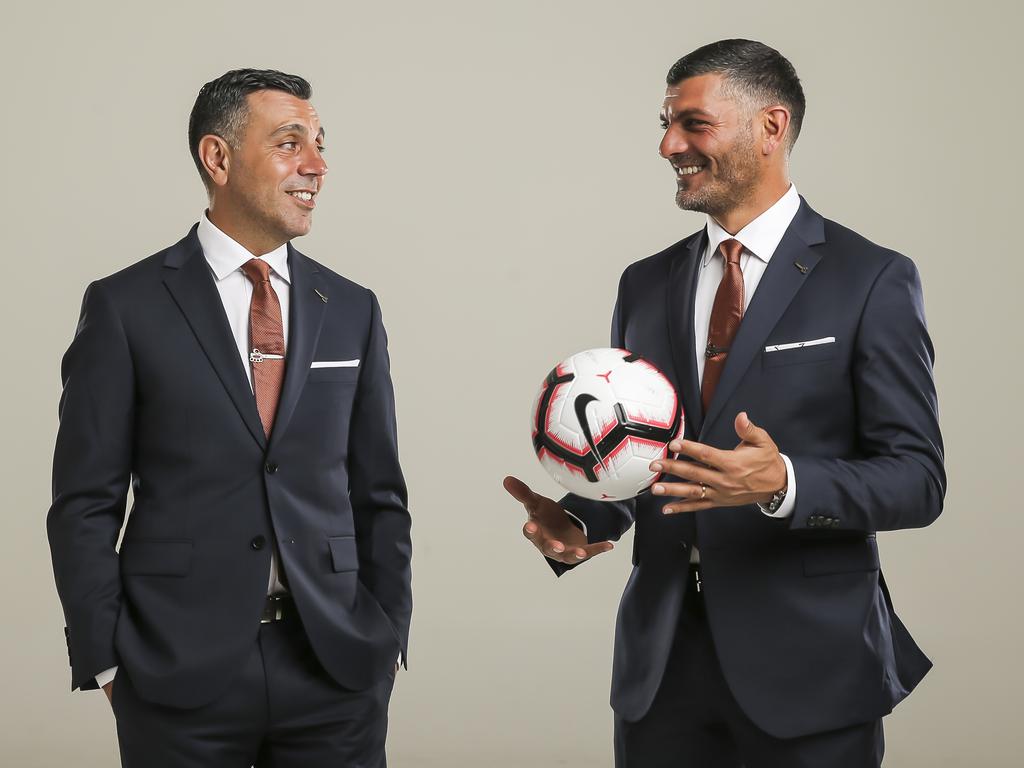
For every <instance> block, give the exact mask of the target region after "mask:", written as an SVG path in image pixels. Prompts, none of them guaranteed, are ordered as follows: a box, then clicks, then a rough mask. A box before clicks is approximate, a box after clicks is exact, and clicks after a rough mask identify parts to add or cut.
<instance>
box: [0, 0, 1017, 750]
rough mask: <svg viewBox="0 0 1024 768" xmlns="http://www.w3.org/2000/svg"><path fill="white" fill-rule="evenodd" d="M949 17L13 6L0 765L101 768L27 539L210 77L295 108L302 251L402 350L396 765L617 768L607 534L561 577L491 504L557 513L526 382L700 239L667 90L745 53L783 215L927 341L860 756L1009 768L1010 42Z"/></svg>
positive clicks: (104, 731) (1013, 382)
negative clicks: (866, 247)
mask: <svg viewBox="0 0 1024 768" xmlns="http://www.w3.org/2000/svg"><path fill="white" fill-rule="evenodd" d="M938 8H939V6H938V5H937V4H934V3H905V2H885V3H879V2H861V3H856V4H851V3H831V2H814V3H796V2H789V3H787V2H779V3H775V4H767V5H766V4H763V3H755V2H751V1H750V0H737V1H736V2H732V3H728V4H724V3H723V4H718V3H715V4H711V3H708V4H697V3H683V2H634V3H632V4H629V5H628V6H627V4H624V3H612V2H597V1H596V0H590V2H559V3H555V2H525V1H523V0H521V1H520V2H517V3H515V4H512V3H508V4H490V3H483V2H454V1H453V0H438V1H437V2H433V3H414V2H411V1H410V2H401V3H399V2H391V3H387V2H380V3H376V4H369V3H347V2H346V3H337V4H330V5H329V4H324V5H321V6H314V5H308V4H297V3H290V4H281V3H269V2H262V1H261V2H255V1H253V2H245V3H242V2H232V3H217V2H203V3H200V2H194V0H187V1H186V2H179V3H176V4H160V5H157V4H148V3H117V2H112V1H111V0H98V1H97V2H94V3H89V4H80V3H68V2H63V3H61V2H58V3H49V4H32V5H30V4H22V5H20V6H18V7H16V8H8V9H6V10H5V11H4V24H3V26H4V29H3V31H2V32H0V36H2V46H0V60H2V64H3V70H4V72H5V73H6V77H5V78H4V81H5V82H4V88H3V103H4V119H3V120H2V121H0V125H2V127H0V131H2V136H3V147H4V151H3V163H4V167H6V169H7V170H6V172H5V174H4V184H3V185H2V186H3V191H2V192H0V194H2V196H3V205H2V209H0V210H2V211H3V217H4V227H3V232H4V236H3V239H2V243H3V261H2V264H3V269H2V273H0V274H2V279H3V288H2V297H3V300H2V301H0V312H2V322H3V324H4V328H5V334H4V336H5V339H4V349H3V352H2V354H3V371H4V375H3V376H2V382H3V383H2V388H3V390H2V398H3V403H4V404H5V411H6V413H5V417H4V426H3V434H4V436H5V439H4V440H3V441H2V448H0V450H2V452H3V453H2V467H3V485H4V489H5V494H4V497H5V503H4V516H3V531H4V538H3V544H2V546H0V583H2V584H3V585H4V591H3V598H2V600H0V606H2V609H0V610H2V616H3V619H2V621H3V631H2V632H0V665H2V667H0V674H2V679H3V680H4V683H5V691H6V695H4V696H3V697H2V698H0V744H2V747H0V763H2V764H3V765H7V766H12V767H14V766H16V767H17V768H34V767H35V766H63V765H76V766H82V767H83V768H91V767H92V766H110V765H116V764H117V758H116V754H117V748H116V742H115V734H114V723H113V718H112V716H111V713H110V709H109V707H108V705H107V703H106V701H105V700H104V698H103V696H102V695H101V694H99V693H95V692H93V693H84V694H82V693H76V694H74V695H72V694H71V693H69V690H68V688H69V674H68V666H67V659H66V651H65V645H64V637H63V632H62V626H63V619H62V615H61V609H60V604H59V602H58V600H57V597H56V593H55V590H54V587H53V578H52V572H51V567H50V560H49V552H48V549H47V544H46V535H45V526H44V518H45V514H46V510H47V508H48V506H49V502H50V487H49V473H50V460H51V457H52V451H53V441H54V436H55V433H56V428H57V420H56V410H57V401H58V397H59V395H60V381H59V361H60V357H61V355H62V354H63V352H64V350H65V349H66V347H67V345H68V343H69V342H70V340H71V337H72V334H73V332H74V327H75V323H76V321H77V318H78V312H79V307H80V302H81V298H82V293H83V291H84V289H85V286H86V285H87V284H88V282H90V281H91V280H93V279H95V278H98V277H101V276H104V275H107V274H110V273H112V272H114V271H116V270H118V269H120V268H122V267H124V266H126V265H128V264H130V263H132V262H135V261H137V260H139V259H141V258H143V257H145V256H147V255H149V254H151V253H154V252H156V251H157V250H160V249H161V248H163V247H165V246H167V245H169V244H171V243H173V242H176V241H177V240H178V239H179V238H180V237H181V236H182V235H184V234H185V232H186V231H187V230H188V228H189V227H190V226H191V225H192V223H193V222H195V221H196V220H197V219H198V217H199V215H200V214H201V212H202V210H203V208H204V205H205V196H204V193H203V189H202V185H201V183H200V180H199V178H198V176H197V174H196V171H195V168H194V166H193V165H192V161H191V158H190V157H189V153H188V147H187V142H186V138H185V131H186V124H187V119H188V113H189V110H190V109H191V106H192V103H193V101H194V99H195V95H196V93H197V91H198V89H199V87H200V86H201V85H202V84H203V83H205V82H206V81H208V80H210V79H212V78H214V77H216V76H218V75H220V74H222V73H223V72H224V71H226V70H228V69H232V68H237V67H250V66H251V67H270V68H277V69H282V70H285V71H289V72H295V73H297V74H301V75H303V76H305V77H306V78H308V79H309V80H310V81H311V82H312V84H313V89H314V92H313V102H314V104H315V105H316V106H317V108H318V109H319V112H320V115H321V118H322V120H323V124H324V126H325V127H326V130H327V142H326V144H327V146H328V154H327V159H328V162H329V165H330V173H329V175H328V178H327V184H326V187H325V194H323V196H322V197H321V198H320V199H319V205H318V207H317V213H316V216H315V223H314V227H313V232H312V233H311V235H310V236H308V237H306V238H303V239H301V240H299V241H296V246H297V247H298V248H299V249H300V250H302V251H303V252H305V253H307V254H308V255H310V256H311V257H313V258H315V259H317V260H319V261H321V262H323V263H325V264H326V265H327V266H329V267H331V268H332V269H334V270H336V271H338V272H340V273H341V274H343V275H346V276H347V277H349V278H351V279H353V280H356V281H357V282H360V283H362V284H364V285H367V286H369V287H371V288H373V289H374V291H375V292H376V293H377V295H378V296H379V298H380V302H381V305H382V308H383V312H384V321H385V325H386V326H387V329H388V332H389V335H390V340H391V343H390V350H391V356H392V372H393V376H394V380H395V386H396V391H397V397H398V412H399V433H400V444H401V452H402V461H403V465H404V468H405V472H406V477H407V480H408V484H409V490H410V506H411V510H412V514H413V521H414V526H413V539H414V559H413V572H414V591H415V600H416V608H415V612H414V616H413V630H412V639H411V649H410V662H409V671H408V672H405V671H403V672H401V673H400V674H399V677H398V683H397V686H396V689H395V693H394V696H393V699H392V707H391V736H390V749H389V757H390V764H391V765H393V766H395V767H396V768H406V767H409V766H415V767H416V768H433V767H434V766H437V767H440V766H445V767H447V766H469V765H475V764H478V763H480V762H485V763H486V764H487V765H491V766H495V768H521V767H522V766H526V765H535V766H566V767H568V768H576V767H580V768H582V766H588V768H595V767H600V766H611V726H612V717H611V711H610V710H609V708H608V704H607V701H608V687H609V679H610V666H611V649H612V628H613V622H614V617H615V610H616V605H617V601H618V597H619V595H620V593H621V590H622V587H623V585H624V583H625V579H626V576H627V574H628V569H629V550H630V547H629V537H627V538H626V539H624V540H623V541H622V543H621V544H620V545H619V546H618V547H617V548H616V550H615V551H614V552H612V553H611V554H609V555H606V556H603V557H601V558H599V559H598V560H596V561H594V562H592V563H589V564H587V565H586V566H585V567H583V568H581V569H578V570H577V571H575V572H573V573H571V574H569V575H568V576H566V577H565V578H562V579H560V580H557V581H556V580H555V578H554V577H553V575H552V574H551V572H550V570H549V569H548V568H547V566H546V565H545V564H544V563H543V562H542V561H541V559H540V557H539V556H538V555H537V554H536V553H535V552H534V550H533V549H532V547H531V546H529V545H528V543H527V542H526V541H525V540H524V539H523V538H522V536H521V533H520V528H521V526H522V523H523V521H524V518H523V513H522V511H521V508H520V507H519V505H518V504H516V503H515V502H514V501H512V500H511V499H510V498H508V497H507V496H506V495H505V494H504V491H503V490H502V489H501V487H500V481H501V478H502V477H503V475H504V474H506V473H509V472H512V473H516V474H518V475H519V476H520V477H522V478H523V479H525V480H526V481H527V482H529V483H530V484H531V485H533V486H534V487H535V488H536V489H537V490H538V491H541V492H544V493H546V494H548V495H554V496H557V495H558V494H559V489H558V488H557V487H555V486H554V484H553V482H552V481H550V480H549V479H548V478H547V476H546V475H545V474H544V473H543V471H542V470H541V468H540V466H539V465H538V464H537V462H536V460H535V459H534V457H533V455H532V449H531V447H530V440H529V428H528V413H529V408H530V405H531V401H532V398H533V395H534V392H535V388H536V387H537V386H538V385H539V383H540V381H541V379H542V377H543V376H544V374H545V373H546V372H547V371H548V370H549V369H550V368H551V367H552V366H553V365H554V363H555V362H557V361H558V360H560V359H562V358H563V357H565V356H567V355H568V354H569V353H571V352H574V351H577V350H580V349H585V348H588V347H595V346H605V345H606V344H607V341H608V327H609V320H610V314H611V308H612V304H613V301H614V296H615V290H616V285H617V281H618V277H619V274H620V272H621V270H622V269H623V268H624V267H625V266H626V265H627V264H629V263H630V262H632V261H635V260H637V259H640V258H643V257H645V256H647V255H650V254H652V253H654V252H657V251H659V250H661V249H663V248H664V247H665V246H667V245H668V244H670V243H673V242H675V241H677V240H679V239H682V238H683V237H685V236H686V235H688V234H689V233H691V232H693V231H695V230H696V229H698V228H700V227H701V226H702V225H703V217H701V216H699V215H696V214H692V213H683V212H680V211H678V210H677V209H676V207H675V205H674V202H673V193H674V187H675V184H674V180H673V174H672V172H671V170H670V168H669V167H668V165H667V163H665V162H664V161H663V160H661V159H660V158H659V157H657V155H656V150H657V144H658V141H659V139H660V135H661V132H660V130H659V128H658V119H657V117H658V109H659V107H660V104H661V99H662V94H663V91H664V76H665V72H666V71H667V69H668V67H669V66H670V65H671V64H672V63H673V62H674V61H675V60H676V59H677V58H678V57H679V56H681V55H683V54H685V53H687V52H689V51H691V50H692V49H694V48H696V47H698V46H700V45H703V44H704V43H707V42H710V41H712V40H716V39H720V38H724V37H750V38H754V39H758V40H762V41H764V42H766V43H768V44H770V45H772V46H774V47H776V48H778V49H779V50H780V51H781V52H782V53H783V54H784V55H785V56H787V57H788V58H789V59H790V60H791V61H792V62H793V64H794V65H795V67H796V69H797V72H798V73H799V75H800V77H801V79H802V81H803V84H804V89H805V92H806V95H807V102H808V106H807V116H806V119H805V122H804V126H803V131H802V134H801V136H800V139H799V141H798V142H797V145H796V148H795V151H794V155H793V159H792V173H793V178H794V180H795V182H796V184H797V188H798V190H799V191H800V192H801V194H803V195H804V196H805V197H806V198H807V200H808V201H809V202H810V204H811V205H812V206H813V207H814V208H815V209H816V210H817V211H818V212H820V213H821V214H823V215H824V216H826V217H828V218H832V219H835V220H837V221H839V222H840V223H842V224H845V225H846V226H849V227H851V228H853V229H855V230H857V231H858V232H860V233H861V234H863V235H865V236H866V237H868V238H869V239H871V240H874V241H875V242H878V243H881V244H884V245H886V246H889V247H892V248H894V249H896V250H899V251H901V252H903V253H905V254H907V255H909V256H911V257H912V258H913V259H914V260H915V261H916V263H917V265H918V267H919V269H920V271H921V274H922V278H923V282H924V288H925V300H926V309H927V313H928V319H929V324H930V329H931V334H932V337H933V340H934V342H935V346H936V349H937V363H936V369H935V371H936V378H937V384H938V392H939V402H940V413H941V423H942V427H943V432H944V436H945V440H946V450H947V470H948V474H949V493H948V495H947V497H946V510H945V512H944V514H943V515H942V517H940V519H939V520H938V522H937V523H936V524H934V525H933V526H931V527H930V528H927V529H924V530H918V531H904V532H896V533H886V534H882V535H880V537H879V545H880V548H881V551H882V562H883V568H884V570H885V573H886V578H887V581H888V582H889V584H890V586H891V588H892V592H893V599H894V602H895V606H896V609H897V611H898V613H899V614H900V616H901V618H902V619H903V621H904V622H905V623H906V624H907V626H908V627H909V628H910V630H911V631H912V633H913V634H914V636H915V638H916V639H917V641H918V642H919V644H920V645H921V646H922V648H923V649H924V650H925V652H926V653H927V654H928V655H929V656H930V657H931V658H932V660H933V661H934V662H935V668H934V670H933V671H932V672H931V673H930V674H929V675H928V676H927V677H926V679H925V681H924V682H923V683H922V684H921V686H920V687H919V688H918V690H917V691H916V692H915V693H914V695H912V696H911V697H910V699H908V700H907V701H906V702H904V703H903V704H902V705H901V706H900V707H899V708H898V709H897V711H896V712H895V714H894V715H893V716H892V717H890V718H888V719H887V720H886V729H887V730H886V741H887V746H888V751H887V754H888V759H887V761H886V764H887V765H892V766H900V767H906V768H917V767H918V766H920V767H924V766H927V767H928V768H941V767H945V766H949V767H953V766H968V765H970V766H972V767H979V768H980V767H983V766H993V767H996V766H999V767H1002V766H1009V765H1012V764H1016V762H1017V761H1018V760H1019V759H1020V758H1019V741H1020V735H1019V714H1018V712H1017V707H1016V703H1017V702H1018V701H1019V698H1020V685H1021V682H1022V675H1021V668H1020V667H1021V665H1020V662H1019V658H1018V656H1019V651H1020V648H1021V645H1022V641H1024V620H1022V617H1021V611H1020V607H1019V606H1020V600H1019V597H1018V594H1019V586H1018V583H1019V581H1020V578H1019V574H1020V570H1021V563H1022V558H1021V557H1020V542H1021V540H1022V539H1024V515H1022V513H1021V511H1020V509H1019V504H1018V503H1017V496H1018V494H1017V493H1016V483H1015V482H1014V481H1015V479H1016V476H1018V475H1019V471H1020V470H1019V468H1018V467H1019V463H1020V458H1021V449H1020V442H1021V438H1020V434H1021V431H1022V426H1024V425H1022V420H1021V418H1020V411H1019V408H1018V407H1017V405H1016V403H1017V393H1018V391H1019V384H1018V382H1019V380H1020V378H1021V373H1022V372H1024V370H1022V366H1021V362H1020V351H1021V343H1020V340H1019V336H1018V324H1017V323H1016V322H1015V320H1016V315H1017V312H1016V311H1015V310H1016V309H1017V307H1018V305H1019V301H1018V300H1017V299H1018V295H1019V293H1020V286H1021V282H1022V279H1024V270H1022V268H1021V259H1020V256H1019V251H1020V248H1021V246H1020V244H1019V243H1018V242H1017V239H1016V237H1015V230H1016V229H1017V226H1016V224H1017V223H1018V220H1019V208H1020V203H1021V195H1020V193H1019V184H1020V181H1019V179H1020V176H1021V170H1022V168H1021V165H1022V164H1021V162H1020V157H1019V151H1018V145H1019V140H1018V138H1017V132H1018V131H1019V130H1020V126H1021V124H1022V121H1021V118H1022V116H1024V115H1022V110H1021V108H1020V99H1019V94H1018V89H1019V82H1018V80H1019V76H1020V64H1019V60H1018V58H1017V56H1016V54H1015V53H1014V51H1015V50H1016V48H1017V45H1016V44H1017V42H1018V41H1017V40H1016V39H1015V35H1016V33H1017V30H1019V29H1020V22H1021V18H1020V12H1019V10H1017V7H1016V6H1011V4H1010V3H1008V2H1007V3H998V2H985V1H984V0H980V1H977V2H972V3H969V4H964V5H961V6H955V7H947V8H944V9H943V10H942V11H939V10H938ZM899 332H900V329H899V328H893V333H899ZM496 404H497V405H496ZM630 536H631V534H630ZM751 642H757V638H751ZM836 663H839V664H841V663H842V660H841V659H837V660H836Z"/></svg>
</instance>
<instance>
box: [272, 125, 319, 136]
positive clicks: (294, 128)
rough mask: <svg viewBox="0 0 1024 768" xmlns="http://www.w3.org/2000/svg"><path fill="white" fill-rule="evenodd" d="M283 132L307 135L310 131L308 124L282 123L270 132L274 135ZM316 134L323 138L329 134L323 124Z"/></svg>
mask: <svg viewBox="0 0 1024 768" xmlns="http://www.w3.org/2000/svg"><path fill="white" fill-rule="evenodd" d="M281 133H301V134H302V135H303V136H305V135H306V134H307V133H309V131H307V130H306V126H304V125H302V123H289V124H288V125H282V126H281V127H280V128H278V129H277V130H276V131H274V132H273V133H272V134H270V136H271V137H274V136H277V135H278V134H281ZM316 135H317V138H319V139H322V138H324V137H325V136H326V135H327V132H326V131H325V130H324V128H323V126H320V130H319V131H317V134H316Z"/></svg>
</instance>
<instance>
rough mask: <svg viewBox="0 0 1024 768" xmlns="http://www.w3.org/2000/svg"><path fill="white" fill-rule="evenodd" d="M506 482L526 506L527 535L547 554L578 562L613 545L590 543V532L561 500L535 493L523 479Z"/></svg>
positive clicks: (565, 560) (555, 558) (525, 528)
mask: <svg viewBox="0 0 1024 768" xmlns="http://www.w3.org/2000/svg"><path fill="white" fill-rule="evenodd" d="M502 485H503V486H505V490H506V491H508V492H509V494H511V496H512V497H513V498H514V499H515V500H516V501H518V502H520V503H521V504H522V505H523V507H524V508H525V509H526V517H527V520H526V525H524V526H523V535H524V536H525V537H526V538H528V539H529V540H530V541H532V542H533V546H535V547H536V548H537V549H539V550H540V551H541V553H542V554H543V555H545V556H546V557H550V558H551V559H552V560H557V561H558V562H560V563H568V564H575V563H582V562H583V561H584V560H588V559H589V558H591V557H593V556H594V555H599V554H601V553H602V552H607V551H609V550H610V549H612V547H613V545H612V543H611V542H610V541H601V542H598V543H596V544H588V543H587V537H586V535H584V533H583V531H581V530H580V529H579V528H577V527H576V526H575V525H574V524H573V523H572V521H571V520H570V518H569V515H568V513H567V512H566V511H565V510H564V509H562V507H561V506H559V504H558V502H557V501H555V500H554V499H549V498H548V497H547V496H541V495H540V494H539V493H534V492H533V491H531V490H530V487H529V486H528V485H527V484H526V483H524V482H523V481H522V480H519V479H517V478H515V477H506V478H505V480H504V481H503V482H502Z"/></svg>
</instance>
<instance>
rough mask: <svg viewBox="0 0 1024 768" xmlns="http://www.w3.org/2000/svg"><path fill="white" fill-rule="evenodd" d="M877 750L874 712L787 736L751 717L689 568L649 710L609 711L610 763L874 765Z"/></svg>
mask: <svg viewBox="0 0 1024 768" xmlns="http://www.w3.org/2000/svg"><path fill="white" fill-rule="evenodd" d="M750 642H751V643H756V642H757V638H756V637H753V636H752V637H750ZM837 663H841V661H837ZM883 750H884V741H883V738H882V721H881V720H878V721H875V722H871V723H864V724H860V725H854V726H851V727H848V728H841V729H839V730H836V731H829V732H827V733H817V734H812V735H810V736H802V737H799V738H795V739H777V738H775V737H773V736H771V735H769V734H767V733H765V732H764V731H762V730H761V729H759V728H758V727H757V726H756V725H754V723H752V722H751V721H750V719H749V718H748V717H747V716H746V715H744V714H743V711H742V710H741V709H740V707H739V705H738V704H737V703H736V700H735V699H734V698H733V696H732V694H731V693H730V692H729V687H728V685H727V683H726V681H725V677H724V676H723V674H722V668H721V666H720V665H719V662H718V656H717V654H716V653H715V646H714V643H713V641H712V638H711V632H710V630H709V629H708V623H707V617H706V614H705V611H704V600H703V597H702V595H701V594H700V593H699V592H698V591H697V588H696V580H695V579H694V576H693V573H692V572H691V574H690V582H689V584H688V587H687V593H686V600H685V602H684V606H683V611H682V616H681V617H680V621H679V626H678V629H677V631H676V637H675V640H674V642H673V646H672V651H671V655H670V656H669V660H668V666H667V667H666V669H665V676H664V678H662V681H661V685H660V687H659V688H658V693H657V694H656V695H655V697H654V702H653V704H652V705H651V708H650V710H649V711H648V712H647V714H646V715H645V716H644V717H643V718H642V719H641V720H638V721H636V722H629V721H625V720H622V719H621V718H619V717H616V719H615V766H616V768H877V766H880V765H881V764H882V753H883Z"/></svg>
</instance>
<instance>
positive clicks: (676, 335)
mask: <svg viewBox="0 0 1024 768" xmlns="http://www.w3.org/2000/svg"><path fill="white" fill-rule="evenodd" d="M706 244H707V228H705V229H704V230H703V231H701V232H697V233H695V234H693V235H692V236H691V237H690V242H689V243H687V244H686V246H684V248H683V249H681V251H680V252H679V253H677V254H675V255H674V256H673V258H672V261H671V264H670V266H669V279H668V285H667V286H666V291H667V294H666V297H665V304H666V315H667V319H668V338H669V345H670V346H671V348H672V360H673V363H674V364H675V368H676V381H678V382H679V383H680V387H681V388H682V390H683V391H682V392H681V393H680V395H681V397H682V399H683V408H684V409H685V414H684V416H685V419H686V427H687V431H688V432H692V434H693V435H697V434H698V433H699V432H700V428H701V421H702V420H703V417H704V409H703V406H702V405H701V401H700V385H699V384H698V383H697V360H696V357H695V350H694V344H693V312H694V309H693V302H694V300H695V298H696V289H697V271H698V269H699V268H700V260H701V256H702V255H703V253H704V249H705V247H706Z"/></svg>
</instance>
